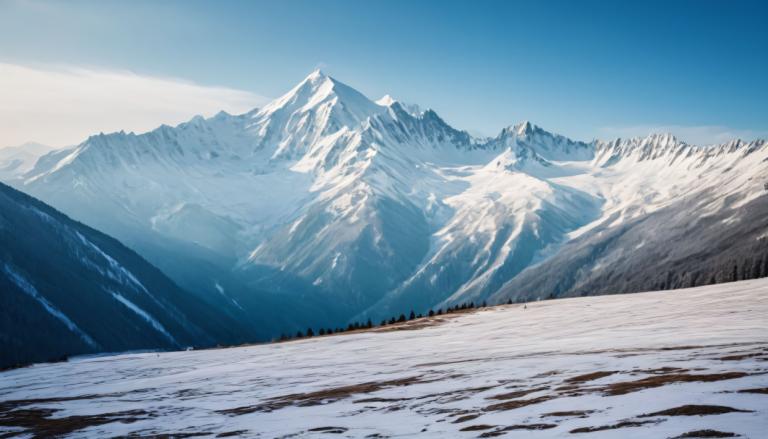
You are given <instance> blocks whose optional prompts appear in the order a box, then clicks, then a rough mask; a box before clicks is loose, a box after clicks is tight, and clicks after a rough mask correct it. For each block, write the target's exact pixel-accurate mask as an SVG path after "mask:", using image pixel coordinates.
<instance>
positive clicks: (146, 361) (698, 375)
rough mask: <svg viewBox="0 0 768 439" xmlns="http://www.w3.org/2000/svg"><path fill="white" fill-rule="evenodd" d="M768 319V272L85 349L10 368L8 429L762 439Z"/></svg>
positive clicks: (5, 401) (1, 405) (0, 399)
mask: <svg viewBox="0 0 768 439" xmlns="http://www.w3.org/2000/svg"><path fill="white" fill-rule="evenodd" d="M766 316H768V279H761V280H756V281H744V282H733V283H728V284H722V285H711V286H706V287H700V288H694V289H683V290H676V291H666V292H664V291H662V292H647V293H643V294H631V295H625V296H603V297H588V298H576V299H565V300H551V301H542V302H537V303H531V304H528V305H527V306H526V307H523V306H522V305H510V306H499V307H493V308H485V309H479V310H476V311H473V312H470V313H455V314H450V315H442V316H437V317H434V318H425V319H418V320H413V321H410V322H407V323H403V324H402V326H398V325H391V326H390V325H388V326H385V327H383V328H375V329H373V330H368V331H356V332H352V333H346V334H340V335H333V336H322V337H313V338H311V339H303V340H296V341H291V342H286V343H275V344H268V345H260V346H244V347H236V348H229V349H212V350H205V351H194V352H167V353H160V354H159V355H155V354H130V355H115V356H110V357H107V358H98V359H88V358H84V359H75V360H72V361H69V362H66V363H58V364H44V365H39V366H36V367H30V368H23V369H17V370H12V371H6V372H0V388H2V389H3V393H2V394H1V395H0V419H3V422H2V424H0V434H3V433H6V432H8V433H11V434H23V435H25V436H32V435H34V436H40V437H42V436H57V437H58V436H67V437H83V436H89V437H90V436H98V437H114V436H127V437H132V436H142V437H143V436H159V437H179V436H193V435H198V436H209V437H215V436H219V437H225V436H227V437H269V438H274V437H353V438H362V437H366V436H369V437H419V438H441V439H442V438H447V437H450V438H453V437H468V438H469V437H472V438H475V437H478V436H480V435H484V437H503V438H524V439H537V438H542V439H544V438H570V437H573V438H580V437H587V438H594V437H597V438H600V437H603V438H622V439H624V438H627V439H647V438H683V437H718V436H717V435H715V434H713V433H711V432H712V431H718V432H722V433H721V434H720V435H719V437H744V438H755V439H756V438H762V437H764V432H765V431H767V430H768V405H766V403H765V398H766V395H765V391H766V390H765V389H766V387H768V375H767V374H766V373H765V364H766V363H765V361H766V359H768V351H766V348H768V326H767V325H766ZM398 329H401V330H398ZM402 329H407V330H402ZM31 419H32V420H34V421H33V422H30V420H31ZM701 430H710V434H708V435H705V434H701V435H697V434H687V433H691V432H693V431H701ZM46 433H47V434H46ZM686 434H687V436H685V435H686Z"/></svg>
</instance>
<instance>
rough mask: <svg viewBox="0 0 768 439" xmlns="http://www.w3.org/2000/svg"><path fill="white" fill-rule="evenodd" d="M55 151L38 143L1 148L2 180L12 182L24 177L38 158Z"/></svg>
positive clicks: (0, 169) (0, 168) (0, 172)
mask: <svg viewBox="0 0 768 439" xmlns="http://www.w3.org/2000/svg"><path fill="white" fill-rule="evenodd" d="M54 149H55V148H52V147H50V146H47V145H43V144H41V143H36V142H27V143H25V144H23V145H19V146H8V147H5V148H2V147H0V180H12V179H15V178H18V177H20V176H22V175H24V174H25V173H27V172H29V171H30V170H31V169H32V168H33V167H34V166H35V163H36V162H37V159H38V158H40V157H41V156H43V155H45V154H47V153H49V152H51V151H53V150H54Z"/></svg>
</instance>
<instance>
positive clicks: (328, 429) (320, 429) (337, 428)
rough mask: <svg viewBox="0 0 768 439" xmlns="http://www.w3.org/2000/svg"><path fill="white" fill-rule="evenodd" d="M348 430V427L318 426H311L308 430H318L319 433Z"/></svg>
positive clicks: (339, 432) (335, 432)
mask: <svg viewBox="0 0 768 439" xmlns="http://www.w3.org/2000/svg"><path fill="white" fill-rule="evenodd" d="M347 430H348V428H346V427H316V428H310V429H309V430H308V431H312V432H317V433H330V434H342V433H344V432H346V431H347Z"/></svg>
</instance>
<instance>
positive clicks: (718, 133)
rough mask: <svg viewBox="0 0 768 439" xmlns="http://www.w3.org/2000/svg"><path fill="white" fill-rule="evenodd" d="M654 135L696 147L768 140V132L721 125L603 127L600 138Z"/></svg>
mask: <svg viewBox="0 0 768 439" xmlns="http://www.w3.org/2000/svg"><path fill="white" fill-rule="evenodd" d="M652 133H672V134H674V135H675V136H676V137H677V138H678V139H680V140H683V141H685V142H687V143H691V144H694V145H712V144H716V143H725V142H728V141H729V140H733V139H742V140H754V139H766V138H768V131H755V130H740V129H735V128H731V127H727V126H720V125H698V126H696V125H662V124H660V125H635V126H622V127H602V128H600V129H599V133H598V136H597V137H598V138H600V139H613V138H616V137H622V138H628V137H638V136H643V137H644V136H647V135H649V134H652Z"/></svg>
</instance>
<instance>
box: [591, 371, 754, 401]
mask: <svg viewBox="0 0 768 439" xmlns="http://www.w3.org/2000/svg"><path fill="white" fill-rule="evenodd" d="M747 375H749V374H748V373H745V372H726V373H714V374H702V375H691V374H684V373H677V374H669V375H657V376H651V377H647V378H643V379H640V380H636V381H624V382H619V383H613V384H609V385H607V386H605V387H604V388H603V389H602V390H603V392H604V393H605V394H607V395H611V396H614V395H624V394H627V393H632V392H637V391H639V390H644V389H651V388H654V387H661V386H665V385H667V384H676V383H694V382H704V383H709V382H713V381H724V380H732V379H735V378H741V377H745V376H747Z"/></svg>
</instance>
